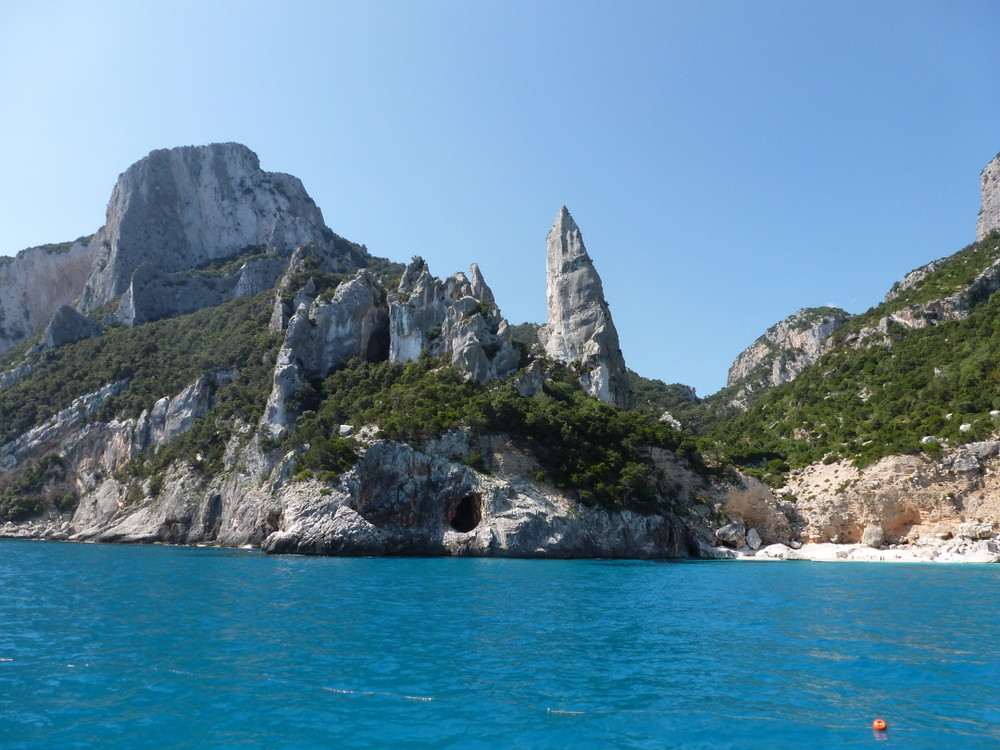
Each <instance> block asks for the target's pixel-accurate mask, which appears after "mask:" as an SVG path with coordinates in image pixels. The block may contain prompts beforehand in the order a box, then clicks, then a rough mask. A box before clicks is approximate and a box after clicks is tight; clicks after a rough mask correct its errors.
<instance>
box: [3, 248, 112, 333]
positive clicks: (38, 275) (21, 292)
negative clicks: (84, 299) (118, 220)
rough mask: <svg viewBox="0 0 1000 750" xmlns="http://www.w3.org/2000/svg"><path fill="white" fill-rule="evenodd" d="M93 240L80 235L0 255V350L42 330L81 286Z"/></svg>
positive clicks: (89, 263) (87, 270)
mask: <svg viewBox="0 0 1000 750" xmlns="http://www.w3.org/2000/svg"><path fill="white" fill-rule="evenodd" d="M96 250H97V244H96V243H94V242H93V240H92V239H91V238H81V239H79V240H76V241H75V242H67V243H63V244H61V245H43V246H41V247H32V248H28V249H27V250H22V251H21V252H20V253H18V254H17V257H16V258H0V352H4V351H7V350H8V349H11V348H13V347H15V346H17V345H18V344H20V343H22V342H23V341H26V340H28V339H30V338H31V337H32V336H34V335H35V334H37V333H39V332H40V331H42V330H44V329H45V327H46V326H47V325H48V324H49V321H50V320H51V319H52V316H53V315H54V314H55V313H56V311H57V310H58V309H59V308H60V307H62V306H63V305H68V304H71V303H72V302H73V301H74V300H75V299H76V298H77V297H78V296H79V295H80V292H81V291H82V290H83V286H84V283H85V282H86V280H87V275H88V274H89V273H90V269H91V267H92V265H93V262H94V256H95V254H96Z"/></svg>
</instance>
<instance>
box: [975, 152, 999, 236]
mask: <svg viewBox="0 0 1000 750" xmlns="http://www.w3.org/2000/svg"><path fill="white" fill-rule="evenodd" d="M979 179H980V182H981V184H982V196H983V204H982V208H981V209H980V211H979V221H978V222H977V224H976V239H977V240H982V239H984V238H985V237H986V235H988V234H989V233H990V232H992V231H993V230H994V229H1000V154H997V155H996V157H995V158H994V159H993V161H991V162H990V163H989V164H987V165H986V166H985V167H984V168H983V171H982V174H981V175H980V176H979Z"/></svg>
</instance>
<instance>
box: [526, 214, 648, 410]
mask: <svg viewBox="0 0 1000 750" xmlns="http://www.w3.org/2000/svg"><path fill="white" fill-rule="evenodd" d="M546 246H547V261H546V281H547V291H546V298H547V301H548V312H549V317H548V322H547V323H546V324H545V325H544V326H542V327H541V328H540V329H539V331H538V341H539V342H540V343H541V345H542V347H543V349H544V351H545V354H546V356H548V357H550V358H552V359H554V360H556V361H559V362H564V363H566V364H571V363H579V364H580V365H582V368H583V375H582V376H581V378H580V384H581V386H582V387H583V389H584V390H585V391H587V392H588V393H590V394H591V395H593V396H596V397H597V398H599V399H601V400H602V401H605V402H607V403H609V404H614V405H615V406H619V407H621V408H623V409H628V408H631V407H632V390H631V388H630V386H629V382H628V373H627V370H626V369H625V359H624V357H623V356H622V352H621V347H620V345H619V342H618V331H617V330H616V329H615V324H614V322H613V321H612V319H611V311H610V310H609V309H608V304H607V302H606V301H605V299H604V287H603V285H602V283H601V277H600V276H598V274H597V270H596V269H595V268H594V264H593V262H592V261H591V259H590V256H589V255H588V254H587V248H586V247H585V246H584V244H583V236H582V234H581V233H580V229H579V227H578V226H577V225H576V222H575V221H573V217H572V216H570V213H569V210H567V208H566V207H565V206H563V207H562V208H561V209H560V210H559V215H558V216H557V217H556V221H555V224H553V226H552V229H551V230H549V233H548V236H547V237H546Z"/></svg>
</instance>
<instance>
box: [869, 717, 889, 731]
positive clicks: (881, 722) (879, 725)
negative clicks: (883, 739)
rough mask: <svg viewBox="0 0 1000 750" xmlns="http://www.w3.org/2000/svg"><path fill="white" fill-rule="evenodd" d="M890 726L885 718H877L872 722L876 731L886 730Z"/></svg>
mask: <svg viewBox="0 0 1000 750" xmlns="http://www.w3.org/2000/svg"><path fill="white" fill-rule="evenodd" d="M888 728H889V725H888V724H886V723H885V719H875V721H873V722H872V729H874V730H875V731H876V732H884V731H885V730H886V729H888Z"/></svg>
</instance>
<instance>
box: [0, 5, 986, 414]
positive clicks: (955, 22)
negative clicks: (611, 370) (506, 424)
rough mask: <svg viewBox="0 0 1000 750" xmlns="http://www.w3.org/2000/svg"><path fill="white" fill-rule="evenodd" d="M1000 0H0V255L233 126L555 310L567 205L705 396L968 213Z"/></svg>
mask: <svg viewBox="0 0 1000 750" xmlns="http://www.w3.org/2000/svg"><path fill="white" fill-rule="evenodd" d="M998 30H1000V3H997V2H995V1H993V0H989V1H984V2H976V1H973V0H970V1H967V2H955V1H954V0H951V1H950V2H920V1H919V0H907V1H905V2H903V1H900V2H871V0H868V1H866V2H852V1H850V0H848V1H847V2H830V3H820V2H811V1H806V0H796V1H794V2H785V1H784V0H770V1H767V0H765V1H762V2H722V1H712V0H708V1H703V2H638V1H636V2H625V3H596V2H588V1H586V0H576V1H575V2H538V0H535V1H534V2H520V1H519V0H511V1H505V2H433V1H432V2H416V1H415V0H413V1H411V2H375V1H373V0H372V1H368V2H296V3H281V4H279V3H277V2H258V1H256V0H243V1H242V2H221V1H220V2H205V0H200V1H199V2H191V1H190V0H169V2H161V1H160V0H145V1H144V2H141V3H139V2H111V1H108V0H93V1H92V2H88V3H78V2H56V1H54V0H30V2H26V1H23V0H3V2H2V3H0V103H2V110H0V111H2V113H3V114H2V117H0V164H2V166H3V179H2V180H0V225H2V226H3V234H2V241H0V242H2V244H0V254H7V255H12V254H15V253H16V252H18V251H19V250H21V249H23V248H25V247H28V246H32V245H38V244H42V243H47V242H58V241H63V240H67V239H73V238H75V237H77V236H80V235H83V234H89V233H90V232H92V231H94V230H95V229H97V228H98V227H99V226H100V225H101V224H102V223H103V220H104V209H105V207H106V205H107V200H108V198H109V196H110V193H111V188H112V187H113V186H114V182H115V180H116V178H117V175H118V174H119V173H120V172H121V171H123V170H124V169H125V168H126V167H128V166H129V164H131V163H133V162H134V161H136V160H138V159H139V158H141V157H142V156H144V155H145V154H146V153H148V152H149V151H150V150H152V149H154V148H164V147H171V146H180V145H187V144H203V143H210V142H213V141H239V142H242V143H245V144H247V145H248V146H250V147H251V148H252V149H254V150H255V151H256V152H257V153H258V154H259V156H260V158H261V163H262V165H263V167H264V168H265V169H268V170H272V171H281V172H289V173H291V174H294V175H296V176H298V177H300V178H301V179H302V180H303V182H304V183H305V185H306V188H307V189H308V190H309V192H310V194H311V195H312V196H313V198H315V199H316V201H317V203H318V204H319V205H320V207H321V208H322V209H323V212H324V216H325V218H326V221H327V224H328V225H329V226H330V227H331V228H332V229H333V230H334V231H336V232H338V233H339V234H341V235H343V236H345V237H347V238H349V239H352V240H355V241H357V242H362V243H365V244H367V245H368V248H369V250H370V251H371V252H372V253H375V254H377V255H383V256H388V257H390V258H393V259H395V260H401V261H406V260H408V259H409V258H410V257H412V256H413V255H421V256H423V257H424V258H425V259H426V260H427V261H428V263H429V264H430V267H431V270H432V272H434V273H435V274H437V275H440V276H444V275H447V274H450V273H452V272H454V271H457V270H465V269H467V268H468V265H469V264H470V263H472V262H477V263H479V265H480V267H481V268H482V269H483V273H484V275H485V277H486V280H487V282H488V283H489V284H490V285H491V286H492V287H493V290H494V293H495V294H496V297H497V301H498V302H499V304H500V306H501V308H502V309H503V311H504V314H505V315H506V316H507V317H508V319H510V320H511V322H512V323H520V322H523V321H526V320H532V321H536V322H544V318H545V234H546V232H547V231H548V229H549V227H550V226H551V224H552V222H553V221H554V219H555V216H556V213H557V211H558V209H559V207H560V206H561V205H563V204H565V205H567V206H568V207H569V209H570V211H571V212H572V213H573V216H574V218H575V219H576V221H577V223H578V224H579V225H580V228H581V229H582V231H583V235H584V240H585V242H586V244H587V247H588V249H589V250H590V254H591V256H592V257H593V259H594V263H595V265H596V267H597V269H598V271H599V272H600V273H601V275H602V277H603V279H604V284H605V292H606V296H607V299H608V301H609V303H610V305H611V310H612V314H613V316H614V319H615V322H616V324H617V326H618V330H619V334H620V336H621V340H622V349H623V352H624V354H625V358H626V361H627V362H628V364H629V366H631V367H632V368H633V369H635V370H637V371H638V372H640V373H641V374H643V375H646V376H648V377H656V378H661V379H663V380H665V381H667V382H683V383H688V384H691V385H694V386H696V387H697V389H698V392H699V393H700V394H701V395H707V394H709V393H711V392H713V391H715V390H717V389H718V388H719V387H721V386H722V385H723V384H724V381H725V376H726V371H727V369H728V367H729V364H730V363H731V362H732V360H733V359H734V357H735V356H736V355H737V354H738V353H739V352H740V351H741V350H742V349H743V348H744V347H746V346H747V345H749V344H750V343H751V342H752V341H753V340H754V339H755V338H756V337H757V336H758V335H759V334H760V333H762V332H763V331H764V329H766V328H767V327H768V326H769V325H771V324H772V323H774V322H776V321H777V320H779V319H781V318H783V317H785V316H786V315H789V314H791V313H793V312H795V311H796V310H797V309H799V308H800V307H805V306H815V305H837V306H840V307H844V308H846V309H847V310H849V311H851V312H861V311H863V310H865V309H867V308H868V307H870V306H871V305H873V304H876V303H877V302H878V301H879V300H880V299H881V297H882V296H883V295H884V293H885V292H886V291H887V290H888V288H889V286H891V284H892V282H893V281H895V280H896V279H898V278H900V277H901V276H902V275H903V274H904V273H905V272H907V271H909V270H910V269H912V268H914V267H916V266H919V265H922V264H923V263H926V262H927V261H930V260H932V259H934V258H938V257H941V256H944V255H949V254H951V253H952V252H955V251H957V250H959V249H961V248H962V247H963V246H965V245H966V244H968V243H969V242H971V241H972V240H973V239H974V238H975V221H976V214H977V212H978V210H979V172H980V170H981V169H982V167H983V166H984V165H985V164H986V163H987V162H988V161H989V160H990V159H992V158H993V156H994V155H996V154H997V152H998V151H1000V45H998V43H997V32H998Z"/></svg>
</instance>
